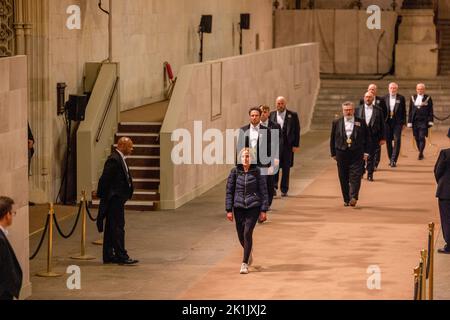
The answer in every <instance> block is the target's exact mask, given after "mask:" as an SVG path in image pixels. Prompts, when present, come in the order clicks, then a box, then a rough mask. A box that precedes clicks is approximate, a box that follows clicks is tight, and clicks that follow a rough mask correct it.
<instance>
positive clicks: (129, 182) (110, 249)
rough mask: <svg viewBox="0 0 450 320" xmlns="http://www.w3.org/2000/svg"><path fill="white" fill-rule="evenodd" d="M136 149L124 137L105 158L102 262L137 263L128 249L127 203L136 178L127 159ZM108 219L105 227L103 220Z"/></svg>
mask: <svg viewBox="0 0 450 320" xmlns="http://www.w3.org/2000/svg"><path fill="white" fill-rule="evenodd" d="M132 151H133V142H132V141H131V139H130V138H127V137H123V138H121V139H120V140H119V141H118V144H117V149H116V150H114V151H113V152H112V153H111V155H110V156H109V158H108V160H106V163H105V167H104V169H103V174H102V176H101V177H100V180H99V182H98V189H97V194H96V195H97V196H98V197H99V198H100V207H99V214H98V219H97V227H98V229H99V231H100V232H102V231H103V229H105V234H104V236H103V263H105V264H108V263H118V264H125V265H132V264H136V263H138V262H139V261H137V260H133V259H130V257H129V256H128V254H127V251H126V250H125V212H124V211H125V203H126V202H127V201H128V200H129V199H131V198H132V196H133V191H134V188H133V179H132V177H131V174H130V172H129V169H128V166H127V163H126V162H125V158H126V157H127V156H129V155H130V154H131V153H132ZM105 219H106V223H105V226H104V225H103V221H104V220H105Z"/></svg>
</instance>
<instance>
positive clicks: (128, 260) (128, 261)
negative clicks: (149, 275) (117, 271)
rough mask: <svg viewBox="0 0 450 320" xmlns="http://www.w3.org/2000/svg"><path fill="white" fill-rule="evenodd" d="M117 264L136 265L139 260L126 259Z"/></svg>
mask: <svg viewBox="0 0 450 320" xmlns="http://www.w3.org/2000/svg"><path fill="white" fill-rule="evenodd" d="M117 263H118V264H119V265H133V264H138V263H139V260H134V259H131V258H128V259H126V260H119V261H118V262H117Z"/></svg>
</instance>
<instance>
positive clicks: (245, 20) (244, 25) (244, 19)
mask: <svg viewBox="0 0 450 320" xmlns="http://www.w3.org/2000/svg"><path fill="white" fill-rule="evenodd" d="M241 29H242V30H248V29H250V13H241Z"/></svg>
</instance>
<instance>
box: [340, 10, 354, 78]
mask: <svg viewBox="0 0 450 320" xmlns="http://www.w3.org/2000/svg"><path fill="white" fill-rule="evenodd" d="M358 20H359V19H358V12H357V11H351V10H349V11H346V10H342V11H337V12H336V24H335V28H336V29H335V35H334V38H335V39H339V41H337V42H336V43H335V49H334V54H335V63H336V72H337V73H350V74H354V73H358V64H357V63H356V64H355V62H358V43H357V41H356V39H358V36H357V35H358V33H357V32H358V30H357V28H355V27H354V26H356V25H358Z"/></svg>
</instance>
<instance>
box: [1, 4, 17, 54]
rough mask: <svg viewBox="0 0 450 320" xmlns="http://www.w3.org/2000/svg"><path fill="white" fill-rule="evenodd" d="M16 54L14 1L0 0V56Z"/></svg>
mask: <svg viewBox="0 0 450 320" xmlns="http://www.w3.org/2000/svg"><path fill="white" fill-rule="evenodd" d="M12 55H14V1H13V0H0V57H7V56H12Z"/></svg>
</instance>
